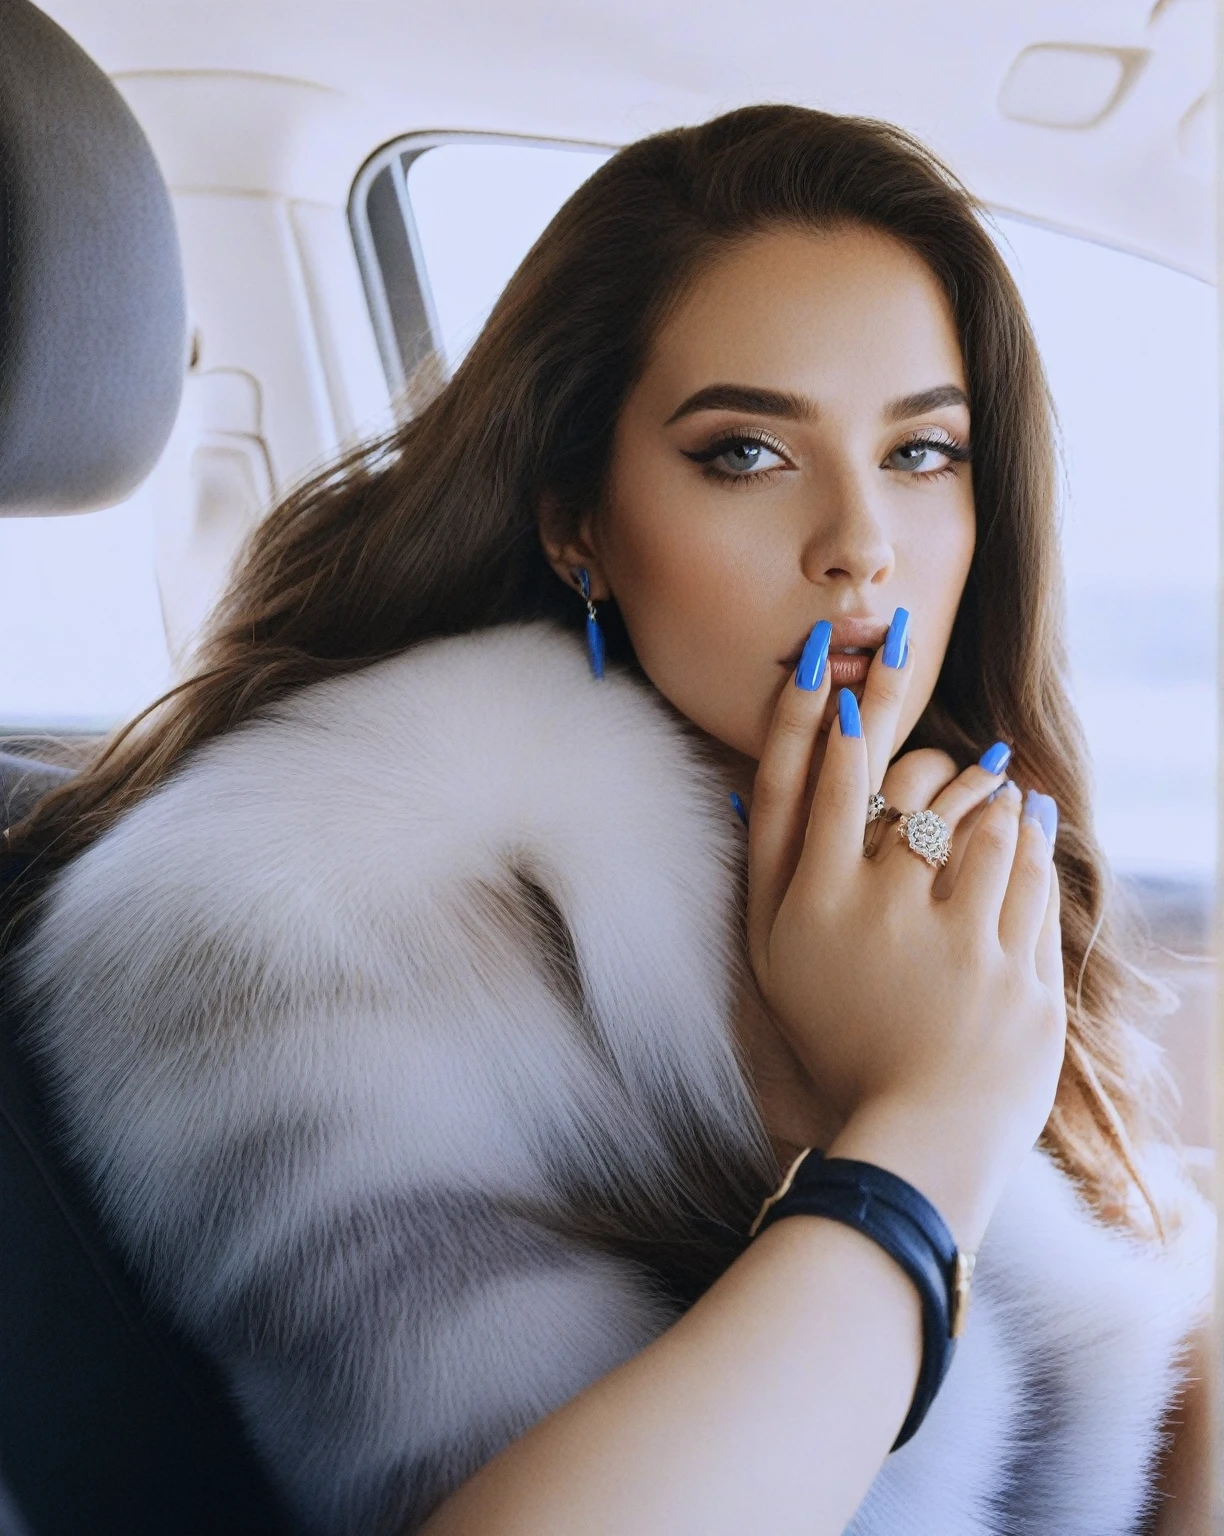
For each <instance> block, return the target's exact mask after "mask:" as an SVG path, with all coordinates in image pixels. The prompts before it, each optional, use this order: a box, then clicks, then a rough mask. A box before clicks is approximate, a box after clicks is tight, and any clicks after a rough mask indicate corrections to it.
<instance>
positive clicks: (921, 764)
mask: <svg viewBox="0 0 1224 1536" xmlns="http://www.w3.org/2000/svg"><path fill="white" fill-rule="evenodd" d="M955 777H956V764H955V763H954V762H953V761H952V759H951V758H950V757H949V756H948V754H947V753H946V752H939V751H937V750H936V749H935V748H933V747H920V748H918V750H917V751H914V752H907V753H906V754H905V756H904V757H901V758H898V759H897V761H896V762H895V763H893V764H892V766H891V767H890V768H889V770H888V772H887V773H886V774H885V775H884V783H883V786H882V788H881V793H882V794H883V796H884V799H885V801H886V802H887V803H888V805H889V806H891V807H893V808H894V809H896V810H898V811H921V810H925V809H926V808H927V807H928V806H929V805H930V803H931V801H932V800H934V799H935V797H936V796H937V795H938V794H939V792H940V790H942V789H943V788H944V787H945V786H946V785H947V784H948V782H949V781H950V780H952V779H954V778H955ZM902 842H903V839H902V838H900V837H899V836H898V835H897V829H896V826H895V824H893V823H889V824H886V825H884V826H881V825H879V824H874V825H873V827H872V828H871V829H869V830H868V832H867V837H866V843H865V847H866V850H867V851H868V852H869V853H870V855H871V857H872V858H874V859H875V860H876V861H877V863H883V862H884V861H885V860H887V859H889V858H891V857H892V856H893V854H894V852H895V851H896V849H897V848H899V847H900V846H901V844H902ZM907 857H908V855H907Z"/></svg>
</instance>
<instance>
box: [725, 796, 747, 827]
mask: <svg viewBox="0 0 1224 1536" xmlns="http://www.w3.org/2000/svg"><path fill="white" fill-rule="evenodd" d="M729 798H730V801H731V809H732V810H733V811H734V812H735V814H736V815H737V816H738V817H739V819H740V821H741V822H743V824H744V826H747V825H748V812H747V811H746V810H745V809H744V802H743V801H742V800H741V799H740V797H739V795H737V794H736V792H735V790H732V791H731V794H730V796H729Z"/></svg>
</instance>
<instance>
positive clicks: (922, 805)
mask: <svg viewBox="0 0 1224 1536" xmlns="http://www.w3.org/2000/svg"><path fill="white" fill-rule="evenodd" d="M955 778H956V763H955V762H954V761H953V759H952V758H950V757H949V756H948V754H947V753H946V752H940V751H939V750H938V748H936V747H918V748H917V749H916V750H915V751H913V752H907V753H906V754H905V756H904V757H899V758H898V759H897V761H896V762H895V763H893V764H892V766H891V767H890V768H889V770H888V772H887V773H886V774H885V775H884V783H883V785H882V787H881V788H882V793H883V795H884V798H885V800H887V801H888V803H889V805H895V806H896V808H897V809H898V810H899V811H922V810H925V809H926V808H927V806H929V805H930V803H931V802H932V800H934V799H935V797H936V796H937V795H938V794H939V793H940V791H941V790H942V789H944V788H945V787H946V786H947V785H948V784H950V783H951V782H952V781H953V779H955Z"/></svg>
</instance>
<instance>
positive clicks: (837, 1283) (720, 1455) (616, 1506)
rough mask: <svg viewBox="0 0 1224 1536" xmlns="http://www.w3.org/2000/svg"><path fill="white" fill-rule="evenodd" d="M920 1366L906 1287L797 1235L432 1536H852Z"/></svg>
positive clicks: (493, 1479)
mask: <svg viewBox="0 0 1224 1536" xmlns="http://www.w3.org/2000/svg"><path fill="white" fill-rule="evenodd" d="M920 1356H921V1334H920V1309H919V1301H918V1294H917V1291H916V1290H915V1288H914V1286H913V1284H912V1282H911V1281H910V1280H909V1279H908V1278H907V1277H906V1275H905V1274H904V1273H903V1272H902V1270H901V1269H900V1268H899V1267H898V1266H897V1265H896V1264H895V1263H894V1262H893V1261H892V1260H891V1259H890V1258H889V1257H888V1256H887V1255H886V1254H885V1253H884V1252H883V1251H882V1250H881V1249H880V1248H878V1247H877V1246H876V1245H875V1244H874V1243H872V1242H871V1241H870V1240H869V1239H868V1238H866V1237H863V1236H862V1235H860V1234H859V1233H858V1232H856V1231H853V1230H851V1229H850V1228H848V1227H844V1226H840V1225H838V1224H837V1223H835V1222H831V1221H825V1220H822V1219H818V1218H814V1217H806V1216H802V1217H800V1216H796V1217H790V1218H788V1219H787V1220H785V1221H780V1222H777V1223H776V1224H775V1225H774V1226H772V1227H770V1228H769V1229H767V1230H766V1231H765V1232H764V1233H763V1234H762V1235H761V1237H760V1238H759V1239H757V1241H756V1242H754V1243H753V1244H752V1245H751V1247H750V1248H749V1249H748V1250H747V1252H746V1253H745V1254H743V1255H742V1256H741V1258H739V1259H738V1260H737V1261H736V1262H735V1263H734V1264H733V1265H732V1266H731V1268H730V1269H729V1270H728V1271H727V1272H726V1274H725V1275H723V1277H722V1278H721V1279H720V1280H719V1281H718V1282H717V1283H716V1284H715V1285H714V1286H713V1287H712V1288H711V1289H710V1290H709V1291H708V1292H707V1293H706V1295H705V1296H703V1297H702V1298H701V1300H700V1301H698V1302H697V1304H696V1305H695V1306H694V1307H693V1308H692V1309H691V1310H690V1311H689V1312H687V1313H686V1314H685V1316H684V1317H682V1318H681V1319H680V1320H679V1321H678V1322H677V1323H676V1324H675V1325H674V1326H673V1327H672V1328H670V1329H669V1330H668V1331H667V1332H666V1333H664V1334H663V1335H662V1336H661V1337H660V1338H658V1339H657V1340H655V1341H654V1342H653V1343H652V1344H650V1345H649V1346H648V1347H647V1348H646V1349H645V1350H643V1351H642V1352H641V1353H640V1354H638V1355H636V1356H635V1357H634V1358H633V1359H632V1360H629V1361H627V1362H626V1363H625V1364H624V1365H622V1366H620V1367H619V1368H618V1369H617V1370H615V1371H613V1372H611V1373H610V1374H609V1375H607V1376H605V1377H604V1378H603V1379H602V1380H600V1381H598V1382H596V1383H594V1384H593V1385H592V1386H591V1387H589V1388H588V1389H587V1390H586V1391H584V1392H582V1393H580V1394H579V1395H578V1396H577V1397H576V1398H574V1399H573V1400H572V1401H570V1402H569V1403H567V1404H566V1405H565V1406H564V1407H562V1408H560V1409H559V1410H558V1411H557V1412H555V1413H553V1414H551V1415H550V1416H549V1417H548V1418H546V1419H545V1420H543V1421H542V1422H541V1423H540V1424H538V1425H536V1426H535V1428H533V1429H532V1430H530V1431H529V1432H528V1433H527V1434H526V1435H524V1436H523V1437H522V1438H521V1439H520V1440H518V1441H516V1442H514V1443H513V1444H512V1445H510V1446H509V1447H507V1448H506V1449H505V1450H504V1451H503V1452H502V1453H501V1454H500V1455H499V1456H497V1457H496V1458H495V1459H494V1460H493V1461H491V1462H490V1463H489V1464H488V1465H487V1466H485V1467H484V1468H483V1469H482V1470H481V1471H480V1472H478V1473H477V1474H476V1475H475V1476H474V1477H473V1478H471V1479H470V1480H469V1481H468V1482H467V1483H466V1484H464V1486H463V1487H461V1488H460V1489H459V1490H458V1491H457V1492H456V1493H455V1494H454V1495H453V1496H452V1497H451V1498H450V1499H449V1500H448V1501H447V1502H446V1503H445V1504H444V1505H443V1506H442V1507H441V1509H439V1510H438V1511H437V1512H436V1513H435V1515H434V1517H433V1518H432V1519H431V1520H430V1521H429V1523H428V1525H427V1526H426V1527H425V1533H427V1536H554V1533H555V1536H573V1533H574V1532H576V1531H582V1532H583V1536H686V1533H689V1532H692V1533H693V1536H697V1533H700V1536H722V1533H726V1536H743V1532H745V1531H768V1532H769V1533H770V1536H790V1533H791V1532H794V1533H796V1536H798V1533H800V1532H802V1533H803V1536H837V1533H839V1532H841V1531H842V1530H843V1529H844V1527H845V1525H846V1524H847V1522H848V1521H849V1519H850V1517H851V1516H852V1514H853V1513H854V1510H855V1508H856V1507H857V1506H858V1504H859V1502H860V1501H861V1499H862V1498H863V1495H864V1494H865V1493H866V1491H867V1489H868V1487H869V1485H870V1483H871V1481H872V1478H873V1477H874V1476H875V1474H876V1472H877V1471H878V1469H879V1467H880V1465H881V1463H882V1462H883V1460H884V1458H885V1456H886V1455H887V1454H888V1450H889V1447H890V1446H891V1445H892V1442H893V1440H894V1439H895V1438H896V1435H897V1432H898V1430H899V1429H900V1426H901V1423H902V1421H903V1420H904V1418H905V1415H906V1412H907V1410H908V1407H909V1403H910V1398H911V1396H912V1394H913V1390H914V1384H915V1381H916V1378H917V1374H918V1367H919V1363H920Z"/></svg>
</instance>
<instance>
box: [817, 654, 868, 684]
mask: <svg viewBox="0 0 1224 1536" xmlns="http://www.w3.org/2000/svg"><path fill="white" fill-rule="evenodd" d="M874 655H875V652H874V651H867V652H857V653H855V654H854V655H850V656H848V655H846V653H845V652H844V651H841V652H838V651H830V652H829V663H828V665H829V683H830V685H831V686H832V687H834V688H852V687H853V686H854V685H855V684H856V683H865V682H866V681H867V669H868V667H870V666H871V658H872V656H874Z"/></svg>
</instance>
